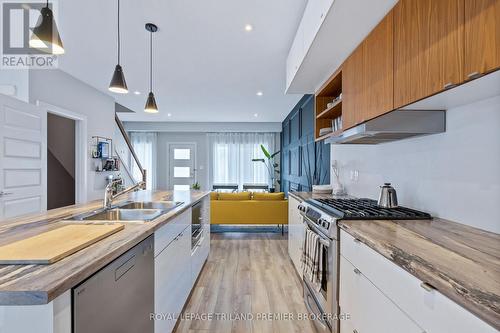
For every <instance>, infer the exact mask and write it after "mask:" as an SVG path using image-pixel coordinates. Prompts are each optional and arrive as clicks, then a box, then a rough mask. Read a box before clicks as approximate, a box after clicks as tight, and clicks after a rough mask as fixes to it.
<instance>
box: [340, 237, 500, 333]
mask: <svg viewBox="0 0 500 333" xmlns="http://www.w3.org/2000/svg"><path fill="white" fill-rule="evenodd" d="M340 253H341V255H342V256H344V257H345V258H346V259H347V260H349V261H350V262H351V263H352V264H353V265H354V266H355V267H356V268H358V269H359V270H360V271H361V272H362V274H363V275H364V276H366V277H367V278H368V279H369V280H370V281H371V282H372V283H373V284H374V285H375V286H377V288H379V289H380V290H381V291H382V292H383V293H384V294H385V295H386V296H387V297H389V298H390V299H391V300H392V301H393V302H394V303H396V304H397V305H398V306H399V307H400V308H401V309H402V310H403V311H404V312H405V313H407V314H408V315H409V316H410V317H411V318H412V319H413V320H415V321H416V322H417V323H418V325H419V326H421V327H422V328H424V329H425V331H426V332H427V333H442V332H454V333H470V332H484V333H490V332H491V333H494V332H497V330H495V329H494V328H493V327H492V326H490V325H488V324H487V323H486V322H484V321H483V320H481V319H479V318H478V317H476V316H475V315H473V314H472V313H471V312H469V311H467V310H466V309H464V308H463V307H461V306H460V305H458V304H457V303H455V302H453V301H452V300H450V299H449V298H447V297H446V296H444V295H443V294H441V293H440V292H439V291H437V290H431V291H427V290H425V289H424V288H422V287H421V284H422V281H421V280H419V279H417V278H416V277H415V276H413V275H411V274H410V273H408V272H407V271H405V270H404V269H402V268H401V267H399V266H397V265H396V264H394V263H393V262H391V261H390V260H388V259H386V258H385V257H383V256H382V255H381V254H379V253H377V252H376V251H374V250H372V249H371V248H369V247H368V246H366V245H365V244H362V243H360V242H357V241H355V239H354V237H352V236H351V235H349V234H348V233H346V232H345V231H341V241H340Z"/></svg>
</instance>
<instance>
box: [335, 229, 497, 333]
mask: <svg viewBox="0 0 500 333" xmlns="http://www.w3.org/2000/svg"><path fill="white" fill-rule="evenodd" d="M338 226H339V227H340V229H342V230H343V231H345V232H346V233H348V234H349V235H351V236H352V237H354V238H356V239H358V240H359V241H360V242H361V243H363V244H364V245H366V246H368V247H369V248H370V249H372V250H373V251H375V252H377V254H379V255H381V256H383V257H384V258H386V259H387V260H389V261H390V262H392V263H393V264H394V265H396V266H398V267H399V268H401V269H403V270H404V271H405V272H407V273H408V274H411V275H412V276H413V277H415V278H417V279H419V280H421V281H424V282H427V283H429V284H431V285H432V286H433V287H435V288H436V290H437V291H438V292H439V293H441V294H443V295H444V296H446V297H447V298H449V299H450V300H451V301H453V302H455V303H456V304H458V305H460V306H461V307H463V308H464V309H466V310H467V311H469V312H471V313H472V314H473V315H475V316H476V317H478V318H480V319H481V320H483V321H484V322H486V323H487V324H489V325H491V326H492V327H494V328H496V329H499V330H500V317H499V315H498V313H496V312H495V311H493V310H492V309H491V308H489V307H486V306H478V305H477V303H474V302H472V301H469V300H468V298H465V297H463V296H462V295H460V294H458V293H453V292H451V291H450V288H446V282H445V281H441V280H439V279H436V278H434V277H433V276H430V275H426V274H424V273H421V272H420V271H419V270H415V271H409V270H407V269H406V268H405V267H403V266H401V265H399V264H398V263H397V262H396V261H394V259H393V258H391V257H389V256H388V255H386V254H384V253H383V252H381V251H380V250H379V249H378V248H377V247H376V246H375V245H374V244H373V242H371V241H370V240H369V239H367V238H366V237H364V236H363V235H362V234H360V233H358V232H356V230H353V229H352V228H350V227H349V226H348V225H345V224H344V223H343V221H339V222H338Z"/></svg>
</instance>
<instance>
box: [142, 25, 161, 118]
mask: <svg viewBox="0 0 500 333" xmlns="http://www.w3.org/2000/svg"><path fill="white" fill-rule="evenodd" d="M146 30H147V31H149V33H150V34H149V94H148V99H147V100H146V106H145V107H144V112H147V113H158V106H157V105H156V100H155V95H154V94H153V32H157V31H158V27H157V26H156V25H154V24H153V23H146Z"/></svg>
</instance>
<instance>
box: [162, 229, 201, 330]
mask: <svg viewBox="0 0 500 333" xmlns="http://www.w3.org/2000/svg"><path fill="white" fill-rule="evenodd" d="M191 287H192V285H191V228H190V227H188V228H186V229H184V230H183V231H182V232H181V233H180V234H179V235H178V236H176V237H175V238H174V240H173V241H172V242H171V243H170V244H169V245H168V246H167V247H166V248H165V249H164V250H163V251H161V252H160V253H159V254H158V256H156V257H155V313H156V314H157V315H159V316H163V317H162V318H161V319H160V318H157V319H156V320H155V332H157V333H168V332H171V331H172V329H173V328H174V326H175V323H176V320H177V317H178V316H179V315H180V313H181V311H182V308H183V306H184V303H185V302H186V300H187V297H188V296H189V293H190V291H191Z"/></svg>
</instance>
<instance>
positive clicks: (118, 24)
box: [118, 0, 120, 65]
mask: <svg viewBox="0 0 500 333" xmlns="http://www.w3.org/2000/svg"><path fill="white" fill-rule="evenodd" d="M119 64H120V0H118V65H119Z"/></svg>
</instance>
